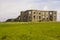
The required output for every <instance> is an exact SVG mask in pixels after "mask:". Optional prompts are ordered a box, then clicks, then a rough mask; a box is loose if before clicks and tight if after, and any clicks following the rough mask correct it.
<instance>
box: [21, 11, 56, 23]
mask: <svg viewBox="0 0 60 40" xmlns="http://www.w3.org/2000/svg"><path fill="white" fill-rule="evenodd" d="M56 20H57V12H56V11H43V10H26V11H21V15H20V21H21V22H43V21H44V22H45V21H56Z"/></svg>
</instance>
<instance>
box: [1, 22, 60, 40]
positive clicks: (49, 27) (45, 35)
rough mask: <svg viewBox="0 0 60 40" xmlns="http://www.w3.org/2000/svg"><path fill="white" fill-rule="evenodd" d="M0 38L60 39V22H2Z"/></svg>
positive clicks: (19, 39) (10, 39) (9, 39)
mask: <svg viewBox="0 0 60 40" xmlns="http://www.w3.org/2000/svg"><path fill="white" fill-rule="evenodd" d="M0 40H60V22H40V23H39V22H36V23H32V22H25V23H24V22H3V23H0Z"/></svg>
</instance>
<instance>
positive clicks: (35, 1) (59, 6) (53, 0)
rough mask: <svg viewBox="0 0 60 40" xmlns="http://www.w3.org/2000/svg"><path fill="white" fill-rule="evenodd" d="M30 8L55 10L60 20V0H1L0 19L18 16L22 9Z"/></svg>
mask: <svg viewBox="0 0 60 40" xmlns="http://www.w3.org/2000/svg"><path fill="white" fill-rule="evenodd" d="M29 9H35V10H36V9H38V10H55V11H57V21H60V0H0V21H5V20H7V19H9V18H16V17H17V16H18V15H19V14H20V11H24V10H29Z"/></svg>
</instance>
